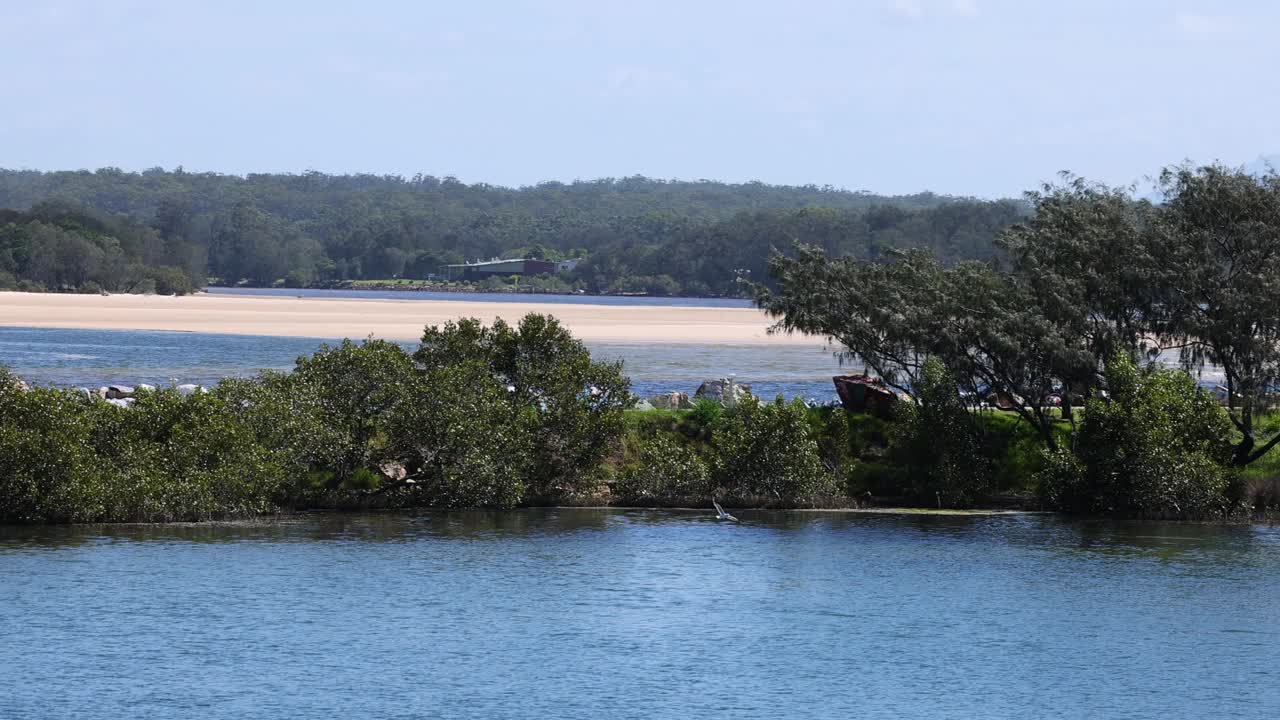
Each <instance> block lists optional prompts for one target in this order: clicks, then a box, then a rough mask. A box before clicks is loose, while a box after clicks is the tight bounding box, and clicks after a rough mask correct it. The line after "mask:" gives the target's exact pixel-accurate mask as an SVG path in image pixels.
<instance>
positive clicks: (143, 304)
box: [0, 292, 820, 345]
mask: <svg viewBox="0 0 1280 720" xmlns="http://www.w3.org/2000/svg"><path fill="white" fill-rule="evenodd" d="M531 312H537V313H546V314H550V315H554V316H555V317H557V318H559V319H560V321H561V322H563V323H564V324H565V325H566V326H567V327H568V328H569V329H570V330H571V331H572V332H573V334H574V335H575V336H577V337H578V338H579V339H581V340H584V341H587V342H617V343H676V344H691V343H698V344H738V345H742V344H756V343H760V344H764V343H768V344H813V343H815V342H820V339H817V338H813V337H809V336H804V335H794V334H792V335H788V334H775V335H770V334H768V328H769V326H770V324H771V323H770V320H769V318H767V317H766V316H765V315H764V313H762V312H760V311H758V310H755V309H754V308H707V307H658V306H614V305H586V304H583V305H578V304H572V305H569V304H548V303H537V302H529V303H510V302H486V301H484V300H476V301H450V300H360V299H351V300H346V299H331V298H292V297H265V296H244V295H237V296H228V295H206V294H199V295H193V296H187V297H164V296H155V295H146V296H143V295H110V296H102V295H62V294H43V293H14V292H0V326H10V327H46V328H81V329H91V330H170V331H182V332H205V333H227V334H233V335H286V336H293V337H322V338H333V337H351V338H363V337H368V336H373V337H378V338H384V339H387V340H416V339H417V338H419V337H420V336H421V335H422V328H423V326H425V325H438V324H441V323H444V322H447V321H449V320H456V319H458V318H463V317H475V318H479V319H481V320H483V321H485V322H486V323H487V322H490V321H492V320H493V319H494V318H498V317H501V318H504V319H506V320H507V321H508V322H514V321H516V320H518V319H519V318H520V317H521V316H523V315H525V314H527V313H531Z"/></svg>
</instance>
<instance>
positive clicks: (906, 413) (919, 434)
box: [890, 358, 991, 507]
mask: <svg viewBox="0 0 1280 720" xmlns="http://www.w3.org/2000/svg"><path fill="white" fill-rule="evenodd" d="M916 399H917V400H918V401H919V402H918V404H916V405H911V404H908V403H899V404H898V409H897V411H896V412H897V416H896V418H895V420H896V424H895V426H894V429H893V432H892V436H891V439H890V445H891V455H892V457H893V458H894V459H895V460H896V461H897V464H898V465H900V466H901V467H902V468H903V470H904V474H905V479H906V481H907V482H906V486H905V487H904V488H903V491H904V494H906V495H907V496H909V497H911V498H912V499H914V500H916V501H917V502H920V503H922V504H930V505H932V504H934V503H937V504H939V505H944V506H946V507H966V506H969V505H972V504H973V503H974V502H976V501H977V500H979V499H980V498H982V496H983V495H984V494H985V493H986V492H987V489H988V488H989V486H990V483H991V463H990V460H989V459H988V458H987V457H986V455H985V454H984V448H983V443H982V435H981V432H980V430H979V428H978V425H977V421H976V419H975V417H974V414H973V413H972V412H970V411H969V409H968V408H967V407H965V405H964V402H963V400H962V399H961V397H960V393H959V391H958V388H957V383H956V380H955V378H954V377H953V376H952V375H951V374H950V373H949V372H948V371H947V369H946V368H944V367H943V366H942V364H941V363H940V362H938V361H937V360H935V359H933V358H930V359H929V360H927V361H926V362H925V365H924V368H923V372H922V373H921V380H920V383H919V386H918V387H917V388H916Z"/></svg>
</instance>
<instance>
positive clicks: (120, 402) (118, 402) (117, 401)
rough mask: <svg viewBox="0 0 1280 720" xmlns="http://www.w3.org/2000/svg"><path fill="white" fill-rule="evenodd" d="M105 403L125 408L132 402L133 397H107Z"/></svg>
mask: <svg viewBox="0 0 1280 720" xmlns="http://www.w3.org/2000/svg"><path fill="white" fill-rule="evenodd" d="M107 404H109V405H115V406H116V407H120V408H127V407H129V406H130V405H132V404H133V398H107Z"/></svg>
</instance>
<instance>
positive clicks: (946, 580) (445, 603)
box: [0, 510, 1280, 719]
mask: <svg viewBox="0 0 1280 720" xmlns="http://www.w3.org/2000/svg"><path fill="white" fill-rule="evenodd" d="M741 514H742V515H743V517H744V520H746V522H745V523H744V524H743V525H725V524H719V523H717V522H715V521H714V520H712V519H709V518H708V516H707V515H706V514H705V513H700V512H683V513H682V512H642V511H632V512H628V511H595V510H535V511H519V512H510V513H500V514H494V513H481V512H472V513H452V514H446V513H432V514H423V515H416V516H405V515H354V516H351V515H349V516H341V515H319V516H305V517H302V518H297V519H290V520H283V521H276V522H269V523H263V524H251V525H208V526H168V527H162V526H141V527H139V526H107V527H79V528H17V527H7V528H4V527H0V648H3V651H2V652H0V717H4V718H33V719H43V718H214V719H222V718H327V717H353V718H354V717H359V718H425V717H445V718H693V717H714V718H720V717H725V718H789V717H796V718H800V717H803V718H1028V717H1033V718H1209V717H1234V718H1273V717H1277V716H1278V715H1280V687H1278V686H1277V680H1280V670H1278V668H1280V627H1278V626H1277V618H1280V590H1278V588H1280V531H1278V530H1277V529H1275V528H1267V527H1259V526H1254V527H1218V526H1205V525H1171V524H1167V525H1163V524H1150V525H1143V524H1134V525H1112V524H1071V523H1067V522H1064V521H1061V520H1059V519H1057V518H1054V517H1050V516H1026V515H1021V516H991V517H949V516H931V515H858V514H837V513H763V512H760V513H751V512H743V513H741Z"/></svg>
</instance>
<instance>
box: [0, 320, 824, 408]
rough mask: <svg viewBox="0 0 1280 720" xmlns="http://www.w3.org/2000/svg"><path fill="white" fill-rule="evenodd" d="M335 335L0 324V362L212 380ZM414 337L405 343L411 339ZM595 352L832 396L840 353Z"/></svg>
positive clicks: (304, 350)
mask: <svg viewBox="0 0 1280 720" xmlns="http://www.w3.org/2000/svg"><path fill="white" fill-rule="evenodd" d="M325 342H328V343H330V344H333V343H334V342H336V340H334V339H322V338H292V337H269V336H258V335H216V334H210V333H178V332H153V331H136V330H63V329H44V328H5V327H0V365H3V366H7V367H9V368H10V369H11V370H13V371H14V372H15V373H17V374H18V375H19V376H21V377H23V378H26V379H27V380H28V381H29V382H33V383H37V384H42V385H43V384H48V383H52V384H56V385H68V386H87V387H96V386H99V385H108V384H115V383H123V384H127V385H133V384H137V383H150V384H152V385H166V384H168V383H169V382H170V380H171V379H173V380H177V381H178V382H179V383H188V382H190V383H199V384H205V385H211V384H213V383H215V382H217V381H218V380H219V379H220V378H224V377H229V376H243V375H251V374H253V373H256V372H258V371H259V370H264V369H271V370H288V369H291V368H292V367H293V362H294V360H295V359H296V358H297V357H298V356H299V355H304V354H308V353H312V352H315V350H316V349H317V348H318V347H320V345H321V344H322V343H325ZM414 346H416V344H415V343H410V344H407V345H406V347H411V348H412V347H414ZM590 347H591V351H592V353H593V354H594V355H595V356H596V357H598V358H603V359H609V360H613V359H621V360H623V361H624V363H625V372H626V373H627V374H628V375H629V376H630V377H631V379H632V381H633V383H634V392H635V393H636V394H638V395H641V396H645V395H652V394H655V393H660V392H670V391H672V390H679V391H682V392H688V393H692V392H693V391H694V390H696V389H697V387H698V384H699V383H701V382H702V381H703V380H709V379H714V378H717V377H722V376H725V375H729V374H733V375H736V377H737V378H738V379H739V380H741V381H744V382H748V383H752V387H753V389H754V390H755V392H756V393H757V394H759V395H760V396H762V397H764V398H772V397H774V396H775V395H777V394H779V393H780V394H782V395H784V396H786V397H788V398H790V397H804V398H812V399H817V400H821V401H827V400H833V399H834V398H835V390H834V387H833V386H832V384H831V376H832V375H834V374H837V373H839V372H841V370H840V366H839V363H837V362H836V360H835V359H834V358H833V357H832V354H831V352H830V351H829V350H828V349H826V348H825V347H824V346H823V344H822V343H820V342H816V341H815V342H814V343H813V344H811V345H768V346H766V345H656V344H595V345H591V346H590Z"/></svg>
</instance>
